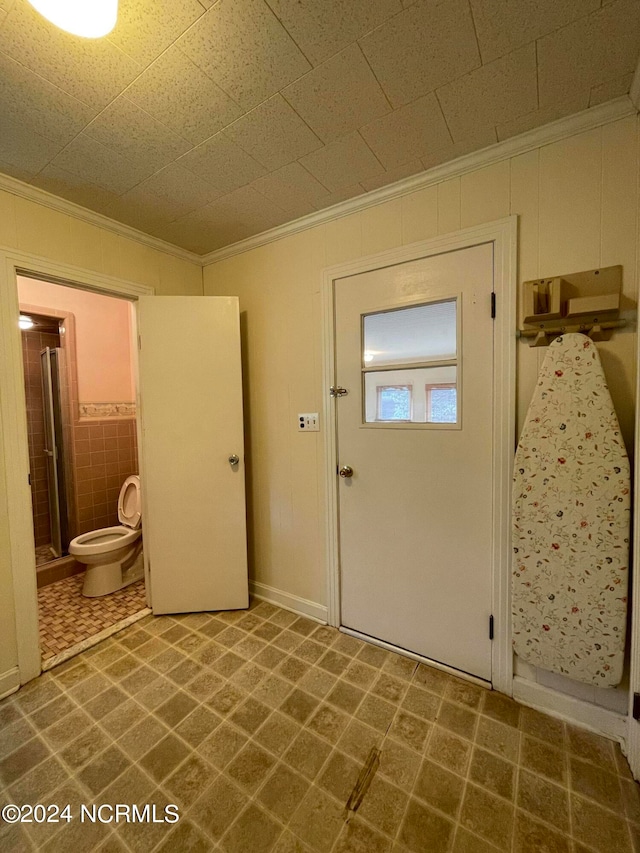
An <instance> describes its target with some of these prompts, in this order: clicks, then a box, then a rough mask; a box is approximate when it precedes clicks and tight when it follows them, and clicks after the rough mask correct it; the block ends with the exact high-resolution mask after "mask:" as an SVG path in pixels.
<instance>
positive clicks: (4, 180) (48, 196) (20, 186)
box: [0, 172, 202, 266]
mask: <svg viewBox="0 0 640 853" xmlns="http://www.w3.org/2000/svg"><path fill="white" fill-rule="evenodd" d="M0 190H3V191H4V192H7V193H11V195H16V196H20V197H21V198H26V199H27V200H28V201H33V202H35V203H36V204H41V205H43V207H49V208H51V210H56V211H57V212H58V213H65V214H67V216H73V217H74V218H75V219H81V220H82V221H83V222H88V223H89V224H90V225H96V226H97V227H98V228H104V229H105V231H112V232H113V233H114V234H118V235H119V236H121V237H126V238H127V239H128V240H135V241H136V242H138V243H142V244H144V245H145V246H150V247H151V248H152V249H158V250H159V251H161V252H166V253H167V254H169V255H174V256H175V257H177V258H181V259H182V260H184V261H191V263H193V264H197V265H199V266H202V257H201V255H196V254H195V252H189V251H188V250H187V249H181V248H180V247H179V246H174V245H173V243H167V242H165V241H164V240H160V238H159V237H152V236H151V234H145V233H144V231H138V229H137V228H132V227H131V226H130V225H125V224H124V223H123V222H117V221H116V220H115V219H110V218H109V217H108V216H104V215H103V214H102V213H96V212H95V211H94V210H89V209H88V208H86V207H82V206H81V205H79V204H75V202H73V201H68V200H67V199H65V198H60V197H59V196H57V195H53V194H52V193H49V192H47V191H46V190H41V189H40V188H39V187H34V186H31V184H25V183H24V181H19V180H18V179H17V178H12V177H10V176H9V175H4V174H2V173H1V172H0Z"/></svg>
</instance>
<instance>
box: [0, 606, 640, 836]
mask: <svg viewBox="0 0 640 853" xmlns="http://www.w3.org/2000/svg"><path fill="white" fill-rule="evenodd" d="M638 791H639V788H638V786H637V785H636V783H634V782H633V781H632V779H631V776H630V774H629V770H628V766H627V764H626V762H625V760H624V759H623V757H622V755H621V753H620V750H619V748H618V746H617V745H614V744H613V743H611V742H610V741H608V740H605V739H603V738H599V737H597V736H594V735H591V734H589V733H586V732H583V731H581V730H579V729H575V728H572V727H570V726H566V725H564V724H563V723H561V722H559V721H557V720H553V719H551V718H548V717H546V716H544V715H543V714H540V713H537V712H534V711H531V710H528V709H526V708H523V707H521V706H519V705H517V704H516V703H515V702H513V701H511V700H510V699H508V698H506V697H503V696H501V695H499V694H496V693H490V692H488V691H485V690H482V689H481V688H479V687H475V686H474V685H470V684H468V683H466V682H463V681H460V680H458V679H455V678H452V677H450V676H447V675H444V674H442V673H440V672H438V671H436V670H434V669H431V668H429V667H427V666H424V665H417V664H415V663H414V662H413V661H410V660H408V659H407V658H403V657H399V656H397V655H393V654H390V653H388V652H385V651H383V650H381V649H378V648H376V647H375V646H371V645H367V644H364V643H361V642H360V641H358V640H355V639H352V638H351V637H348V636H346V635H344V634H340V633H339V632H338V631H336V630H335V629H333V628H327V627H324V626H319V625H317V624H316V623H314V622H311V621H309V620H307V619H303V618H298V617H296V616H295V615H293V614H291V613H288V612H286V611H283V610H279V609H277V608H275V607H273V606H271V605H269V604H266V603H255V602H254V603H253V604H252V607H251V609H250V610H249V611H238V612H231V613H217V614H194V615H189V616H184V617H173V618H172V617H166V616H163V617H155V618H154V617H152V616H149V617H146V618H145V619H144V620H142V621H140V622H138V623H136V624H135V625H133V626H131V627H130V628H127V629H125V630H124V631H122V632H120V633H118V634H117V635H115V636H113V637H111V638H109V639H108V640H106V641H104V642H103V643H101V644H100V645H98V646H95V647H93V648H92V649H90V650H88V651H86V652H83V653H82V654H81V655H79V656H78V657H76V658H74V659H72V660H70V661H68V662H67V663H66V664H63V665H62V666H60V667H56V668H55V669H53V670H52V671H51V672H50V673H47V674H46V675H44V676H41V677H40V678H39V679H36V680H35V681H33V682H32V683H30V684H29V685H27V686H26V687H25V688H23V689H22V690H20V691H19V692H18V693H16V694H14V695H13V696H11V697H9V698H8V699H6V700H4V701H3V702H1V703H0V803H3V802H4V803H6V802H14V803H18V804H23V803H36V802H39V803H43V804H50V803H56V804H58V805H60V806H63V805H65V804H67V803H69V804H71V809H72V813H74V814H77V812H78V811H79V805H80V804H87V805H90V804H92V803H95V804H102V803H108V804H113V803H124V804H131V803H137V804H139V805H140V807H142V805H144V804H147V803H149V804H155V805H156V807H157V812H158V814H163V811H162V810H163V808H164V806H165V805H166V804H169V803H175V804H177V805H178V807H179V813H180V820H179V822H178V823H177V824H175V825H170V824H166V823H149V824H136V823H123V824H118V825H117V827H116V826H114V825H111V824H109V825H105V824H101V823H95V824H91V823H85V824H82V823H80V822H78V821H77V820H76V821H75V822H73V821H72V822H71V823H69V824H63V825H61V826H55V825H53V826H51V825H46V824H40V825H39V824H35V823H34V824H26V825H22V826H19V825H17V824H16V825H1V824H0V849H1V850H2V851H25V850H31V849H41V848H42V849H44V850H46V851H69V850H73V851H74V853H81V851H88V850H101V851H105V853H106V851H109V853H115V851H127V850H129V851H152V850H161V851H179V853H181V851H187V850H190V851H209V850H216V851H225V853H271V851H273V853H309V851H320V853H323V852H324V853H330V851H335V853H347V851H354V853H356V851H358V853H383V851H384V853H387V851H388V853H422V851H425V853H441V851H442V853H444V851H453V853H489V851H495V850H503V851H505V850H506V851H517V853H534V851H535V853H587V851H592V850H595V851H600V853H627V851H629V853H630V852H631V851H633V850H635V851H640V797H639V793H638ZM634 845H635V846H634Z"/></svg>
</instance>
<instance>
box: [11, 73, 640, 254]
mask: <svg viewBox="0 0 640 853" xmlns="http://www.w3.org/2000/svg"><path fill="white" fill-rule="evenodd" d="M638 111H640V63H639V64H638V67H637V69H636V73H635V76H634V78H633V82H632V84H631V91H630V93H629V95H628V96H627V95H625V96H623V97H622V98H616V99H615V100H613V101H607V102H606V103H604V104H599V105H598V106H595V107H591V108H590V109H588V110H584V111H583V112H580V113H575V114H574V115H571V116H568V117H567V118H562V119H559V120H558V121H554V122H551V123H550V124H545V125H543V126H541V127H536V128H534V129H533V130H529V131H527V132H526V133H522V134H520V136H514V137H512V138H511V139H507V140H505V141H504V142H497V143H495V144H494V145H490V146H489V147H488V148H483V149H481V150H480V151H474V152H473V153H471V154H465V155H464V156H463V157H458V158H457V159H456V160H450V161H448V162H447V163H442V164H441V165H439V166H435V167H434V168H432V169H428V170H427V171H425V172H420V173H419V174H418V175H412V176H411V177H409V178H404V179H403V180H401V181H397V182H396V183H394V184H391V185H389V186H386V187H381V188H380V189H378V190H373V191H372V192H369V193H365V194H364V195H362V196H358V197H357V198H354V199H349V200H348V201H343V202H340V204H336V205H334V206H333V207H328V208H325V209H324V210H319V211H317V212H316V213H310V214H309V215H308V216H303V217H301V218H300V219H296V220H294V221H293V222H287V223H286V224H284V225H280V226H278V227H277V228H272V229H270V230H269V231H263V232H262V233H260V234H256V235H254V236H253V237H247V239H246V240H240V241H239V242H238V243H232V244H231V245H230V246H224V247H223V248H221V249H216V250H215V251H213V252H209V253H207V254H205V255H197V254H196V253H195V252H190V251H188V250H187V249H182V248H180V247H179V246H175V245H174V244H173V243H167V242H165V241H164V240H161V239H160V238H158V237H152V236H151V235H150V234H145V233H144V232H143V231H138V229H137V228H132V227H131V226H130V225H125V224H124V223H122V222H117V221H116V220H115V219H110V218H109V217H108V216H104V215H103V214H101V213H96V212H95V211H93V210H88V209H87V208H86V207H82V206H81V205H79V204H75V203H74V202H72V201H67V199H63V198H59V197H58V196H56V195H53V194H52V193H49V192H47V191H46V190H42V189H40V188H39V187H34V186H32V185H31V184H26V183H24V182H23V181H20V180H18V179H17V178H12V177H10V176H9V175H4V174H2V173H0V190H4V191H5V192H8V193H10V194H11V195H16V196H20V197H21V198H25V199H28V200H29V201H33V202H35V203H36V204H41V205H43V206H44V207H49V208H51V209H52V210H56V211H58V212H59V213H65V214H67V215H68V216H73V217H74V218H75V219H80V220H82V221H84V222H88V223H89V224H91V225H96V226H97V227H99V228H104V229H105V230H106V231H111V232H113V233H114V234H118V235H120V236H121V237H126V238H127V239H129V240H135V241H136V242H138V243H142V244H143V245H145V246H149V247H150V248H152V249H157V250H159V251H161V252H166V253H167V254H169V255H173V256H174V257H177V258H181V259H182V260H185V261H190V262H191V263H193V264H197V265H198V266H202V267H205V266H208V265H209V264H213V263H216V262H217V261H222V260H224V259H225V258H231V257H233V256H234V255H239V254H242V253H243V252H248V251H250V250H251V249H256V248H258V247H259V246H265V245H267V244H268V243H273V242H274V241H276V240H281V239H282V238H283V237H289V236H291V235H292V234H298V233H300V232H301V231H306V230H307V229H309V228H314V227H315V226H316V225H321V224H323V223H325V222H331V221H332V220H334V219H340V218H341V217H343V216H348V215H349V214H351V213H356V212H358V211H361V210H367V209H368V208H370V207H374V206H375V205H377V204H382V202H385V201H390V200H391V199H395V198H401V197H402V196H405V195H408V194H409V193H412V192H416V191H417V190H421V189H425V188H426V187H430V186H433V185H434V184H439V183H441V182H442V181H445V180H448V179H449V178H454V177H457V176H459V175H464V174H465V173H467V172H472V171H474V170H475V169H479V168H481V167H482V166H489V165H491V164H492V163H497V162H499V161H500V160H506V159H508V158H510V157H514V156H516V155H518V154H524V153H525V152H526V151H531V150H532V149H534V148H540V147H542V146H543V145H549V144H550V143H552V142H557V141H558V140H560V139H565V138H567V137H569V136H574V135H575V134H577V133H582V132H583V131H585V130H591V129H592V128H596V127H601V126H602V125H604V124H609V123H610V122H612V121H617V120H619V119H622V118H626V117H627V116H630V115H635V114H637V113H638Z"/></svg>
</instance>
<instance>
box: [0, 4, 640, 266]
mask: <svg viewBox="0 0 640 853" xmlns="http://www.w3.org/2000/svg"><path fill="white" fill-rule="evenodd" d="M639 49H640V0H614V2H607V0H217V2H214V0H120V14H119V19H118V23H117V25H116V27H115V29H114V30H113V32H112V33H111V34H110V35H109V36H108V37H107V38H106V39H99V40H96V41H93V40H84V39H79V38H76V37H74V36H69V35H67V34H65V33H63V32H61V31H60V30H58V29H56V28H55V27H53V26H52V25H50V24H49V23H48V22H47V21H45V20H44V19H43V18H41V17H40V16H39V15H38V14H37V13H36V12H35V11H34V10H33V9H32V8H31V6H29V4H28V3H27V2H26V0H0V171H3V172H5V173H6V174H9V175H12V176H14V177H17V178H20V179H21V180H23V181H26V182H27V183H30V184H33V185H34V186H37V187H41V188H43V189H45V190H48V191H49V192H52V193H54V194H55V195H58V196H61V197H63V198H66V199H70V200H71V201H74V202H77V203H78V204H81V205H83V206H85V207H87V208H90V209H91V210H95V211H98V212H99V213H102V214H105V215H106V216H110V217H111V218H113V219H116V220H118V221H120V222H124V223H126V224H128V225H132V226H134V227H136V228H139V229H140V230H141V231H145V232H147V233H149V234H153V235H155V236H157V237H160V238H162V239H164V240H167V241H169V242H171V243H174V244H176V245H178V246H182V247H184V248H186V249H190V250H192V251H194V252H197V253H199V254H203V253H205V252H208V251H211V250H213V249H216V248H218V247H221V246H224V245H228V244H230V243H234V242H236V241H237V240H241V239H243V238H245V237H248V236H250V235H252V234H257V233H259V232H261V231H265V230H267V229H269V228H273V227H274V226H276V225H279V224H281V223H284V222H287V221H290V220H293V219H297V218H298V217H300V216H303V215H305V214H307V213H311V212H313V211H315V210H320V209H322V208H326V207H329V206H330V205H332V204H335V203H337V202H339V201H342V200H344V199H348V198H352V197H354V196H357V195H361V194H362V193H366V192H368V191H371V190H374V189H377V188H378V187H381V186H384V185H385V184H389V183H392V182H393V181H396V180H398V179H400V178H403V177H406V176H408V175H411V174H414V173H417V172H420V171H422V170H423V169H427V168H429V167H431V166H433V165H435V164H437V163H442V162H444V161H447V160H451V159H454V158H455V157H458V156H460V155H461V154H464V153H467V152H469V151H473V150H476V149H479V148H484V147H486V146H487V145H490V144H491V143H492V142H496V141H498V140H502V139H506V138H508V137H510V136H513V135H515V134H518V133H522V132H523V131H525V130H529V129H530V128H533V127H536V126H537V125H541V124H545V123H547V122H549V121H551V120H553V119H556V118H559V117H561V116H563V115H568V114H570V113H575V112H578V111H580V110H583V109H586V108H587V107H589V106H593V105H595V104H598V103H601V102H603V101H606V100H609V99H611V98H614V97H617V96H619V95H623V94H626V93H627V92H628V91H629V86H630V83H631V77H632V74H633V71H634V69H635V65H636V61H637V59H638V52H639Z"/></svg>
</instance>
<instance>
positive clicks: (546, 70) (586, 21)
mask: <svg viewBox="0 0 640 853" xmlns="http://www.w3.org/2000/svg"><path fill="white" fill-rule="evenodd" d="M537 45H538V85H539V92H540V106H541V107H548V106H549V105H551V104H553V103H557V102H561V101H564V100H566V99H567V96H568V95H569V94H570V93H572V92H573V93H574V94H577V93H579V92H580V91H582V89H584V88H585V87H587V88H590V87H592V86H599V85H600V84H601V83H606V82H608V81H609V80H614V79H615V78H618V77H621V76H622V75H623V74H630V73H632V72H633V71H634V70H635V67H636V63H637V61H638V45H640V3H638V2H637V0H617V2H615V3H611V4H610V5H608V6H605V7H603V8H602V9H600V10H598V11H597V12H594V13H593V14H592V15H588V16H586V17H584V18H580V20H578V21H575V22H574V23H573V24H569V25H568V26H566V27H563V28H562V29H561V30H557V31H556V32H555V33H552V34H551V35H548V36H545V37H544V38H542V39H540V40H539V41H538V43H537Z"/></svg>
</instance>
